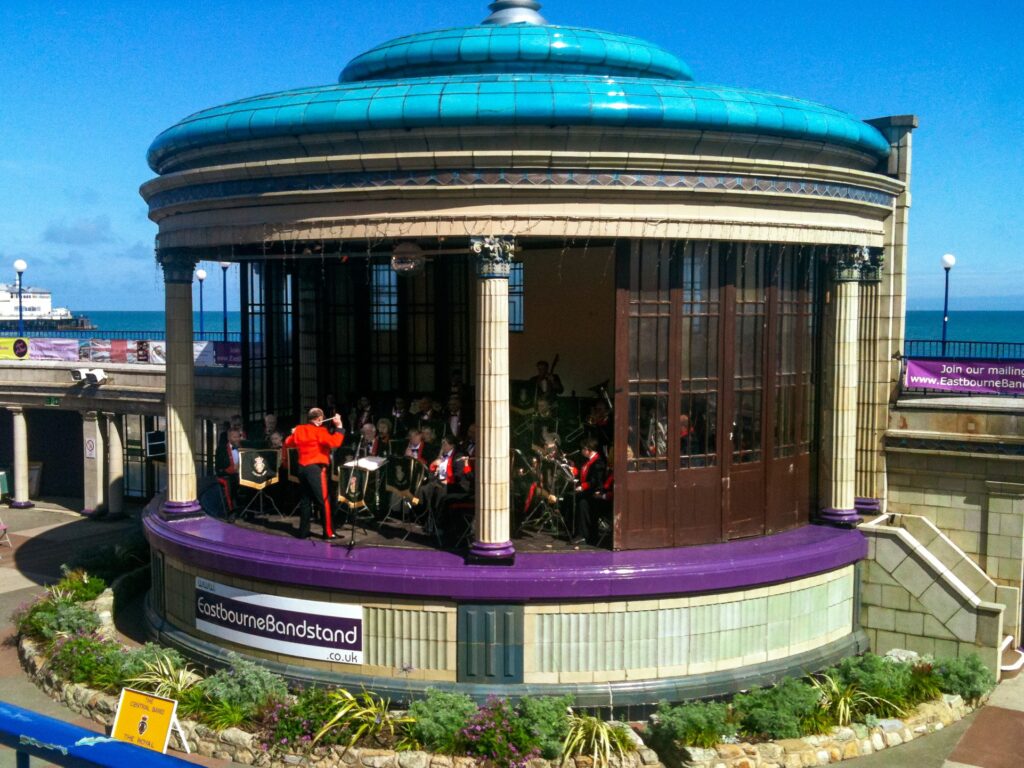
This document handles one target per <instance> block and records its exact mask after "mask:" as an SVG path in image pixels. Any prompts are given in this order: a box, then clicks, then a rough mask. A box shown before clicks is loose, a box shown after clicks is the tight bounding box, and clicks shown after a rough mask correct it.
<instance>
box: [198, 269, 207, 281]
mask: <svg viewBox="0 0 1024 768" xmlns="http://www.w3.org/2000/svg"><path fill="white" fill-rule="evenodd" d="M196 279H197V280H198V281H199V282H200V283H201V282H203V280H205V279H206V270H205V269H197V270H196Z"/></svg>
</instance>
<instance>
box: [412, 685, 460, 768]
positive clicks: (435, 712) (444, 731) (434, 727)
mask: <svg viewBox="0 0 1024 768" xmlns="http://www.w3.org/2000/svg"><path fill="white" fill-rule="evenodd" d="M475 712H476V704H474V703H473V700H472V699H471V698H469V696H466V695H465V694H462V693H446V692H444V691H439V690H437V689H435V688H428V689H427V696H426V698H424V699H417V700H416V701H414V702H413V703H412V704H410V705H409V716H410V717H411V718H412V719H413V722H412V723H411V724H410V725H409V733H410V735H411V736H412V737H413V738H414V739H415V740H416V741H417V742H419V743H420V744H421V745H423V748H424V749H426V750H427V751H429V752H437V753H441V754H451V753H454V752H455V751H456V750H458V748H459V744H460V743H461V734H462V729H463V728H465V727H466V723H467V722H468V721H469V718H470V717H472V716H473V713H475Z"/></svg>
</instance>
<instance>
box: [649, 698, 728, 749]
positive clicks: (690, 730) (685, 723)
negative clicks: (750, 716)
mask: <svg viewBox="0 0 1024 768" xmlns="http://www.w3.org/2000/svg"><path fill="white" fill-rule="evenodd" d="M730 714H731V713H730V711H729V707H728V706H727V705H726V704H722V703H721V702H716V701H706V702H705V701H691V702H686V703H684V704H677V705H675V706H673V705H670V704H669V703H668V702H667V701H662V702H661V703H660V704H658V712H657V716H656V717H655V718H654V720H655V723H654V724H653V725H652V726H651V731H650V736H649V741H650V742H651V744H652V745H656V746H655V748H656V749H659V750H669V751H672V750H674V749H675V745H676V743H679V744H685V745H686V746H690V747H702V748H704V749H710V748H711V747H713V746H715V744H718V743H719V742H720V741H722V739H723V737H730V736H735V735H736V724H735V723H734V722H732V719H731V717H730Z"/></svg>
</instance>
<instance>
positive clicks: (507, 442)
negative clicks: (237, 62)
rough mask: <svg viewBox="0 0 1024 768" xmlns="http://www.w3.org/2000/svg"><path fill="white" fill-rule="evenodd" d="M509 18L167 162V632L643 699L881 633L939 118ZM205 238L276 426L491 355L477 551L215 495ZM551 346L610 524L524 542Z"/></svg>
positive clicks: (410, 674) (357, 678)
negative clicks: (878, 523)
mask: <svg viewBox="0 0 1024 768" xmlns="http://www.w3.org/2000/svg"><path fill="white" fill-rule="evenodd" d="M491 11H492V13H491V15H490V16H489V17H487V18H486V19H485V20H484V21H483V22H482V23H481V24H480V25H477V26H467V27H460V28H455V29H447V30H442V31H438V32H426V33H419V34H413V35H409V36H406V37H401V38H398V39H395V40H392V41H390V42H387V43H384V44H382V45H379V46H377V47H375V48H373V49H371V50H369V51H368V52H366V53H363V54H362V55H360V56H357V57H356V58H355V59H353V60H352V61H351V62H349V64H348V65H347V66H346V67H345V69H344V71H343V72H342V73H341V77H340V79H339V83H338V84H337V85H327V86H319V87H311V88H304V89H299V90H294V91H288V92H284V93H275V94H269V95H265V96H258V97H253V98H249V99H243V100H241V101H237V102H234V103H231V104H228V105H225V106H221V107H215V108H212V109H207V110H204V111H202V112H199V113H197V114H195V115H192V116H191V117H188V118H186V119H185V120H183V121H181V122H180V123H178V124H177V125H175V126H174V127H172V128H170V129H169V130H167V131H165V132H164V133H162V134H161V135H160V136H159V137H158V138H157V139H156V141H155V142H154V144H153V145H152V147H151V148H150V151H149V162H150V165H151V167H152V169H153V170H154V171H155V173H156V174H157V177H156V178H154V179H153V180H152V181H150V182H148V183H146V184H145V185H144V186H143V188H142V194H143V196H144V197H145V199H146V201H147V203H148V205H149V209H150V217H151V218H152V219H153V221H154V222H156V223H157V224H158V225H159V235H158V238H157V260H158V262H159V263H160V265H161V266H162V267H163V271H164V278H165V286H166V310H167V395H166V400H167V441H168V489H169V490H168V497H167V500H166V502H165V503H164V504H163V506H162V507H161V509H160V510H159V512H158V513H153V514H150V515H149V516H148V517H147V519H146V522H145V525H146V530H147V535H148V537H149V539H150V542H151V544H152V547H153V589H152V591H151V593H150V597H149V606H148V616H149V620H150V622H151V626H152V628H153V631H154V633H156V634H157V635H158V636H159V637H160V638H161V640H163V641H165V642H168V643H172V644H175V645H177V646H179V647H180V648H182V649H183V650H185V651H186V652H187V653H188V654H190V655H191V656H193V657H194V658H197V659H200V660H203V661H206V662H210V663H221V662H223V660H224V659H225V657H226V654H227V653H228V652H230V651H235V652H238V653H241V654H244V655H247V656H250V657H252V658H256V659H260V660H262V661H263V662H265V663H266V664H267V665H269V666H271V667H273V668H275V669H277V670H278V671H281V672H283V673H284V674H286V675H288V676H289V677H292V678H295V679H298V680H305V681H331V682H336V683H341V684H346V685H356V686H358V685H365V686H366V687H367V688H369V689H372V690H375V691H378V692H381V693H388V694H391V695H392V696H397V697H398V698H400V699H403V698H407V697H408V696H410V695H416V694H417V693H418V692H421V691H422V690H424V689H425V688H427V687H430V686H432V687H442V688H458V689H460V690H464V691H466V692H468V693H470V694H472V695H474V696H476V697H478V698H483V697H485V696H486V695H488V694H492V693H499V694H505V695H512V696H516V695H522V694H525V693H531V694H536V693H561V692H572V693H574V694H575V695H576V699H577V701H578V702H579V703H580V704H584V705H591V706H607V705H612V706H623V707H627V706H634V705H639V706H645V705H648V704H651V703H653V702H656V701H657V700H659V699H662V698H669V699H673V698H677V699H678V698H684V697H687V696H693V695H707V694H711V693H716V692H724V691H728V690H735V689H738V688H741V687H745V686H747V685H749V684H751V683H754V682H757V681H767V680H771V679H774V678H775V677H777V676H778V675H780V674H783V673H786V672H792V671H805V670H809V669H813V668H818V667H821V666H824V665H826V664H828V663H830V662H831V661H833V660H834V659H836V658H838V657H840V656H843V655H846V654H849V653H851V652H854V651H855V650H857V649H860V648H863V646H864V640H863V634H862V633H861V632H860V631H859V628H858V626H857V623H856V616H857V613H858V611H857V604H856V592H857V563H858V561H860V560H861V559H863V558H864V556H865V555H866V552H867V545H866V543H865V540H864V538H863V536H862V535H861V534H860V533H859V532H858V531H856V530H854V529H853V528H852V527H851V525H852V524H854V523H856V522H857V521H858V520H859V514H858V513H860V512H865V511H872V510H876V509H877V508H878V501H877V500H878V499H879V498H881V497H882V496H883V493H882V488H883V484H884V466H883V457H884V454H883V453H882V451H881V444H880V435H881V430H882V429H883V428H884V425H885V421H886V415H887V408H888V402H889V395H890V392H889V387H890V384H889V382H890V381H891V380H892V378H893V372H892V369H891V365H892V364H891V362H890V356H891V353H892V351H893V350H894V349H898V348H899V347H900V343H901V340H902V333H903V332H902V317H903V311H902V309H903V301H904V300H903V295H904V288H903V281H904V263H905V243H906V222H907V211H908V208H909V191H908V189H909V187H908V185H909V166H910V133H911V131H912V129H913V127H914V126H915V125H916V123H915V121H914V119H913V118H910V117H891V118H882V119H878V120H872V121H870V122H862V121H860V120H858V119H855V118H853V117H851V116H849V115H846V114H844V113H842V112H839V111H837V110H834V109H831V108H828V107H824V106H820V105H818V104H814V103H811V102H807V101H801V100H798V99H793V98H789V97H783V96H776V95H772V94H768V93H761V92H753V91H747V90H743V89H739V88H731V87H726V86H713V85H707V84H704V83H702V82H700V81H697V80H695V79H694V75H693V73H691V71H690V69H689V67H688V66H687V65H686V64H685V63H684V62H682V61H681V60H680V59H678V58H677V57H676V56H675V55H673V54H672V53H669V52H668V51H666V50H663V49H662V48H660V47H658V46H655V45H653V44H651V43H648V42H645V41H643V40H640V39H637V38H634V37H629V36H625V35H620V34H616V33H611V32H602V31H597V30H591V29H583V28H575V27H562V26H556V25H552V24H549V23H548V22H547V21H546V20H545V19H544V18H543V17H542V16H540V14H539V4H538V3H536V2H532V1H531V0H500V1H499V2H494V3H491ZM201 260H204V261H205V260H210V261H229V262H233V263H238V264H239V265H240V268H241V275H242V280H241V285H242V296H241V304H242V312H243V353H242V377H243V379H242V392H243V402H242V403H240V411H241V412H242V413H243V415H244V417H245V418H246V419H247V420H249V421H256V420H258V419H260V418H261V417H262V416H263V415H264V414H265V413H270V412H272V413H275V414H278V415H279V416H280V415H282V414H288V415H290V416H292V417H294V418H298V415H299V414H302V413H305V410H306V409H307V408H309V407H310V406H313V405H323V404H324V403H325V401H326V398H327V396H328V395H331V396H333V397H334V398H337V400H338V401H339V402H349V401H354V399H355V398H356V397H358V396H367V397H369V398H370V399H372V400H373V401H374V402H375V403H377V404H384V403H390V402H391V401H392V400H393V398H394V397H395V396H396V395H402V396H406V395H416V394H424V393H447V392H448V386H449V382H450V377H451V373H452V371H453V370H458V371H464V372H466V374H467V376H466V387H465V392H466V393H467V394H468V397H469V399H471V401H472V402H471V405H472V408H471V409H470V410H472V412H473V418H474V420H475V424H476V428H477V435H478V440H477V442H476V445H475V452H474V458H473V465H474V470H475V488H474V493H473V497H472V504H471V507H472V510H471V515H470V517H471V520H472V529H471V535H470V536H469V537H468V542H467V544H466V546H456V547H451V548H445V547H440V546H427V545H410V544H409V543H408V542H403V541H394V542H388V541H376V540H375V541H374V542H373V543H372V544H370V543H358V544H357V545H356V546H354V547H350V546H337V545H332V544H331V543H330V542H325V541H319V540H297V539H294V538H290V537H287V536H280V535H274V534H272V533H269V532H266V531H261V530H259V529H258V528H256V527H243V526H237V525H231V524H230V523H228V522H227V521H225V520H223V519H220V518H218V517H217V516H215V515H211V514H207V512H208V510H204V508H203V505H202V504H200V502H199V498H198V497H199V493H198V490H197V488H198V485H197V477H196V470H195V462H194V459H193V447H192V445H191V443H190V440H191V435H192V434H193V431H194V430H192V429H191V428H190V425H191V423H192V422H193V421H194V402H193V398H194V392H193V376H194V373H193V362H192V355H191V333H192V328H191V317H192V301H191V296H192V280H193V271H194V268H195V266H196V264H197V263H198V262H199V261H201ZM556 353H557V355H558V359H559V361H560V362H559V368H558V374H559V376H560V378H561V380H562V381H563V382H564V383H565V390H566V391H565V392H564V393H563V394H562V396H561V397H560V398H559V400H560V403H559V406H560V408H561V409H562V413H563V418H565V419H566V421H567V422H568V421H571V419H570V417H569V416H568V415H566V414H572V413H575V414H577V417H576V419H575V420H573V423H572V426H573V427H579V428H585V426H586V425H585V421H586V420H585V418H584V417H582V416H580V415H579V414H582V413H585V412H586V409H587V408H588V407H589V406H590V405H591V401H592V399H597V398H600V399H604V398H605V397H607V400H608V404H609V405H610V406H611V414H612V416H611V421H610V424H609V428H608V429H609V436H610V441H609V442H610V445H611V447H610V449H609V456H608V459H609V464H610V465H611V466H612V467H613V469H614V487H613V489H611V490H613V496H612V498H610V499H608V500H607V509H606V514H607V523H608V526H609V527H608V530H607V532H606V534H605V535H603V537H602V538H601V541H599V542H597V546H584V547H581V548H573V547H572V546H570V545H569V544H568V543H566V542H564V541H552V543H551V545H550V546H548V547H536V546H532V547H530V546H521V545H520V540H519V536H518V530H519V525H518V520H517V516H518V510H517V509H516V507H517V505H518V501H517V500H516V495H515V484H516V472H517V469H516V467H517V465H516V462H515V456H516V453H515V448H516V440H517V434H518V432H519V430H520V426H519V425H520V424H521V423H522V421H521V418H522V417H521V416H520V415H518V414H519V413H520V411H521V410H522V409H520V408H517V406H518V405H520V404H519V403H517V400H516V398H517V396H518V395H519V394H521V393H522V392H523V384H522V382H523V381H524V380H526V379H529V377H530V376H532V375H533V373H534V370H533V369H534V364H535V362H536V361H537V360H546V361H549V362H550V361H552V360H553V359H554V356H555V354H556ZM602 384H603V385H604V386H602ZM529 405H530V406H531V407H532V405H533V403H532V399H531V401H530V403H529ZM569 431H571V430H569V429H565V430H563V432H569ZM565 447H566V450H567V451H568V450H570V449H571V448H572V447H574V446H565ZM271 615H272V616H271ZM311 627H312V628H311ZM324 638H333V640H325V639H324ZM335 641H336V648H334V649H333V650H332V648H331V647H330V646H331V643H332V642H335Z"/></svg>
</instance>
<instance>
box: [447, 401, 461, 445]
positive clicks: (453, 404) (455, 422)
mask: <svg viewBox="0 0 1024 768" xmlns="http://www.w3.org/2000/svg"><path fill="white" fill-rule="evenodd" d="M444 420H445V426H446V427H447V429H448V434H450V435H452V436H454V437H455V439H456V440H461V439H462V436H463V433H464V431H465V429H466V424H465V419H464V417H463V412H462V400H461V399H460V398H459V397H458V396H457V395H452V396H451V397H449V398H448V408H447V409H446V410H445V414H444Z"/></svg>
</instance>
